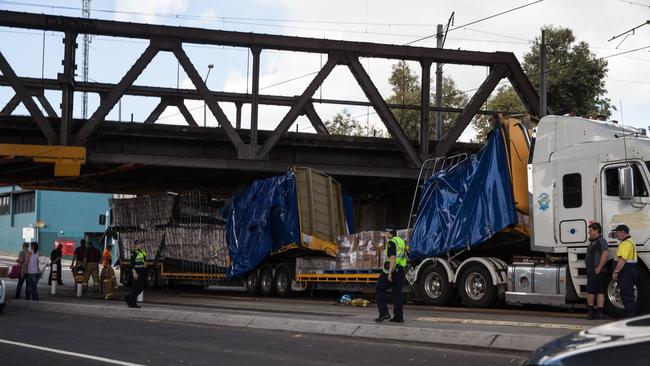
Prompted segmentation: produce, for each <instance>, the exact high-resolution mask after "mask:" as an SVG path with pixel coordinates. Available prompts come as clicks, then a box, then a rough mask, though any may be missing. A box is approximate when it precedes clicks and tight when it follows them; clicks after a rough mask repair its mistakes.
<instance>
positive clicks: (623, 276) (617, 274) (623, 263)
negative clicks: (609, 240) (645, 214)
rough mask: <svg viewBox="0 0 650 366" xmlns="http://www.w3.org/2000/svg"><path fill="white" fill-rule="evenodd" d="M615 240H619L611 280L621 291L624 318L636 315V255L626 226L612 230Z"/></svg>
mask: <svg viewBox="0 0 650 366" xmlns="http://www.w3.org/2000/svg"><path fill="white" fill-rule="evenodd" d="M614 233H615V235H616V239H618V240H620V241H621V243H620V244H618V248H617V249H616V266H615V267H614V273H612V279H613V280H616V281H618V286H619V288H620V289H621V299H622V300H623V306H624V307H625V317H626V318H630V317H633V316H635V315H636V301H635V299H634V285H635V284H636V270H637V269H636V268H637V264H636V263H637V255H636V244H635V243H634V241H632V237H631V236H630V228H628V227H627V225H618V226H617V227H616V229H614Z"/></svg>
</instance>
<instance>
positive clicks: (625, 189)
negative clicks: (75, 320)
mask: <svg viewBox="0 0 650 366" xmlns="http://www.w3.org/2000/svg"><path fill="white" fill-rule="evenodd" d="M531 130H532V126H530V125H528V124H526V123H525V119H522V118H513V117H510V118H500V119H499V121H498V126H497V127H496V128H495V129H494V130H493V131H492V132H491V134H490V136H489V138H488V141H487V143H486V144H485V146H484V147H483V148H482V149H481V150H480V151H479V152H478V153H476V154H472V155H458V156H452V157H445V158H437V159H431V160H427V161H426V162H425V164H424V165H423V166H422V170H421V172H420V178H419V179H418V182H417V184H416V189H415V193H414V196H413V202H412V203H411V206H412V215H411V216H410V217H409V223H408V225H407V229H406V230H404V231H403V232H402V233H401V235H400V236H402V237H403V238H405V239H407V243H408V244H409V246H410V253H409V257H410V261H409V268H408V271H407V274H406V277H407V282H408V284H409V285H410V287H409V286H407V288H406V289H405V291H411V292H412V294H413V295H414V296H413V297H412V298H416V299H420V300H421V301H423V302H425V303H427V304H431V305H439V306H445V305H450V304H456V303H458V300H460V301H462V302H463V303H464V304H465V305H467V306H472V307H488V306H493V305H495V304H497V303H499V302H505V303H509V304H521V305H526V304H541V305H551V306H563V307H570V306H573V305H574V304H578V303H583V302H584V298H585V297H586V293H585V290H586V269H585V255H586V251H587V246H588V244H589V240H588V238H587V226H588V223H589V222H590V221H599V222H601V223H602V225H603V228H604V230H605V231H607V230H608V229H611V228H613V227H615V226H616V225H618V224H621V223H625V224H627V225H628V226H629V227H630V228H631V235H632V237H633V238H634V239H635V241H636V243H637V253H638V257H639V275H638V283H637V294H638V305H639V306H638V308H639V311H641V312H648V311H650V273H649V272H648V265H649V264H650V197H649V194H648V192H649V189H648V187H650V139H648V137H647V136H646V135H645V131H642V130H636V129H634V128H629V127H622V126H620V125H618V124H616V123H613V122H603V121H596V120H590V119H585V118H578V117H569V116H547V117H544V118H543V119H542V120H540V121H539V123H538V125H537V126H536V129H535V136H533V137H531V135H530V132H531ZM181 197H182V195H181ZM177 200H178V199H177ZM204 201H205V200H204ZM206 202H212V201H211V200H207V201H206ZM168 205H169V204H168ZM171 206H174V204H171ZM207 206H208V207H209V208H208V209H201V210H199V211H202V212H203V213H204V214H201V215H197V214H196V213H194V214H188V215H186V217H193V219H192V218H191V219H187V218H186V219H183V218H182V217H183V215H179V214H178V212H179V211H183V210H182V209H179V208H175V209H174V208H171V209H165V210H160V209H157V211H158V213H160V212H168V211H169V212H170V213H171V216H170V217H176V219H173V220H161V219H158V221H157V222H153V223H147V224H142V223H139V225H136V228H135V229H133V228H125V227H123V228H122V229H120V230H118V231H120V235H121V236H122V237H124V235H123V233H126V236H128V235H130V234H129V230H135V231H142V230H145V229H146V228H147V227H148V226H154V227H157V228H158V229H161V228H163V227H164V228H165V229H166V230H170V229H172V228H176V229H178V227H185V228H186V229H187V228H194V229H196V228H197V227H198V228H200V227H201V225H203V224H205V221H206V219H205V218H206V217H210V218H211V220H215V218H217V219H216V221H215V222H210V223H209V225H217V226H219V225H220V226H219V228H220V229H218V230H221V231H220V232H222V233H223V235H222V236H220V237H219V239H215V240H216V241H214V242H211V243H210V245H212V246H210V245H208V246H206V245H204V246H198V245H197V241H196V240H194V241H191V240H190V241H191V242H187V243H171V242H170V241H169V239H168V238H169V236H168V234H166V235H165V236H164V237H162V238H159V239H155V240H153V241H152V242H154V243H159V244H158V245H157V246H154V248H151V249H150V250H149V251H150V255H151V257H152V258H155V260H154V261H155V262H154V263H153V266H152V268H155V270H153V269H152V271H153V273H152V277H153V278H152V282H154V283H157V282H159V280H161V279H162V280H163V281H164V282H169V281H171V282H182V281H199V282H201V283H203V284H214V283H219V284H225V283H239V284H243V285H244V286H245V288H246V290H247V291H248V292H249V293H251V294H258V293H262V294H264V295H278V296H289V295H290V294H291V292H293V291H306V290H310V289H329V290H339V291H372V289H373V288H374V284H375V283H376V281H377V279H378V277H379V274H380V272H381V269H380V268H381V266H382V264H383V258H382V253H383V247H384V245H385V239H383V238H382V232H381V231H375V232H366V233H354V228H353V226H352V222H351V216H352V215H351V214H350V212H349V211H350V206H351V204H350V202H349V197H346V195H345V194H344V191H343V189H342V187H341V186H340V184H339V183H337V182H336V181H335V180H334V179H332V178H331V177H329V176H327V175H325V174H323V173H320V172H317V171H315V170H313V169H309V168H293V169H291V170H290V171H289V172H288V173H287V174H286V175H284V176H280V177H273V178H269V179H266V180H260V181H255V182H254V183H253V184H251V185H250V186H248V187H246V188H245V189H243V190H241V191H239V192H238V193H236V194H235V195H234V196H233V197H232V199H231V200H229V201H228V203H227V204H225V205H223V207H220V208H216V206H215V208H210V207H211V206H210V204H208V205H207ZM165 207H167V206H165ZM186 211H192V210H186ZM217 211H218V213H216V212H217ZM154 216H155V215H154ZM165 217H167V216H165ZM197 217H199V218H203V219H197ZM411 218H413V220H411ZM201 220H203V221H201ZM150 221H156V220H154V219H151V220H150ZM411 227H412V228H411ZM205 230H207V229H205ZM604 234H605V236H607V232H605V233H604ZM201 235H202V234H200V233H199V234H194V236H195V237H198V238H201ZM355 238H356V239H355ZM368 238H370V239H368ZM346 240H348V241H350V240H352V241H354V240H357V243H356V244H354V245H352V244H350V243H349V242H346ZM199 241H201V240H199ZM217 242H218V243H217ZM172 244H173V245H172ZM217 244H218V245H217ZM609 244H610V249H609V251H610V255H611V256H612V257H613V255H614V253H615V250H616V246H617V245H618V243H617V242H616V241H615V240H612V239H611V238H610V240H609ZM215 245H216V246H215ZM174 246H176V247H180V248H182V249H181V250H180V251H179V252H177V253H176V254H175V257H174V256H170V255H169V254H168V253H170V251H169V250H170V248H171V247H174ZM125 248H126V246H125V245H124V244H121V252H120V256H121V258H125V257H124V256H123V255H124V251H125ZM190 248H202V249H191V250H195V251H196V250H198V251H199V252H200V254H199V255H189V254H188V253H189V252H188V250H190ZM206 248H208V249H206ZM217 248H221V251H220V253H221V254H220V256H215V253H216V251H218V249H217ZM351 248H355V249H354V250H353V249H351ZM154 252H155V253H154ZM217 257H218V258H217ZM125 259H127V258H125ZM123 263H128V262H127V261H123ZM124 272H127V273H128V271H123V273H124ZM622 310H623V305H622V301H621V298H620V295H619V290H618V286H617V284H616V282H615V281H611V282H610V284H609V286H608V288H607V292H606V311H607V312H608V313H610V314H612V315H620V314H622Z"/></svg>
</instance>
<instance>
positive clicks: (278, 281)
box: [274, 266, 291, 297]
mask: <svg viewBox="0 0 650 366" xmlns="http://www.w3.org/2000/svg"><path fill="white" fill-rule="evenodd" d="M274 287H275V294H276V295H278V296H279V297H289V296H291V273H290V272H289V269H288V268H287V267H286V266H280V267H278V268H276V270H275V279H274Z"/></svg>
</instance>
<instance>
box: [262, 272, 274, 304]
mask: <svg viewBox="0 0 650 366" xmlns="http://www.w3.org/2000/svg"><path fill="white" fill-rule="evenodd" d="M260 289H261V290H262V295H264V296H271V295H273V290H274V289H273V268H271V266H269V265H267V266H264V267H262V270H261V271H260Z"/></svg>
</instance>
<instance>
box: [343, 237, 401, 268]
mask: <svg viewBox="0 0 650 366" xmlns="http://www.w3.org/2000/svg"><path fill="white" fill-rule="evenodd" d="M412 232H413V230H412V229H410V230H398V231H397V235H398V236H399V237H401V238H402V239H404V240H405V241H406V242H407V244H408V240H409V239H410V237H411V234H412ZM386 244H387V239H386V232H385V231H363V232H360V233H356V234H351V235H343V236H340V237H339V240H338V254H337V256H336V269H337V270H376V269H381V268H382V267H383V265H384V261H385V259H386Z"/></svg>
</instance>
